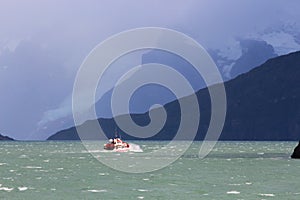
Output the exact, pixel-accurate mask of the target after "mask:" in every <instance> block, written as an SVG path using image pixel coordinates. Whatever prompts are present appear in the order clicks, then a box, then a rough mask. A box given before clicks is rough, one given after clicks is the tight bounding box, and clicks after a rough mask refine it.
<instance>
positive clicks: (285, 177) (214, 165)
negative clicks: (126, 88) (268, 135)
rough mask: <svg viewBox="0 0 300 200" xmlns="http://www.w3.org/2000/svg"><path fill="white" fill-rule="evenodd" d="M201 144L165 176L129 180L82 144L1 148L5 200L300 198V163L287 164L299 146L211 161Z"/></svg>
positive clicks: (247, 146)
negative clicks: (202, 152) (202, 156)
mask: <svg viewBox="0 0 300 200" xmlns="http://www.w3.org/2000/svg"><path fill="white" fill-rule="evenodd" d="M136 143H138V144H139V145H140V146H141V147H142V149H143V150H144V151H150V150H151V149H155V148H159V147H160V146H162V145H164V144H165V142H158V141H152V142H138V141H137V142H136ZM200 145H201V143H200V142H195V143H193V145H192V146H191V148H190V149H189V150H188V151H187V152H185V154H184V155H183V156H181V157H180V158H179V159H178V160H177V161H176V162H174V163H172V164H171V165H169V166H167V167H165V168H163V169H161V170H158V171H154V172H150V173H143V174H129V173H124V172H119V171H116V170H113V169H111V168H109V167H107V166H105V165H103V164H101V163H100V162H99V161H98V160H97V159H95V158H94V157H93V156H92V155H91V154H89V153H88V152H87V151H86V150H85V148H84V147H83V146H82V144H81V143H80V142H1V143H0V159H1V160H0V199H209V200H212V199H216V200H219V199H245V200H251V199H280V200H282V199H295V200H296V199H297V200H298V199H300V190H299V188H300V177H299V172H300V161H298V160H291V159H290V158H289V156H290V153H291V152H292V150H293V148H294V147H295V146H296V145H297V143H296V142H219V143H218V144H217V145H216V146H215V148H214V149H213V151H212V152H211V153H210V154H209V156H208V157H207V158H205V159H199V158H198V156H197V155H198V151H199V147H200ZM100 154H101V153H100ZM134 155H135V154H133V156H134ZM111 156H117V154H116V155H115V153H111Z"/></svg>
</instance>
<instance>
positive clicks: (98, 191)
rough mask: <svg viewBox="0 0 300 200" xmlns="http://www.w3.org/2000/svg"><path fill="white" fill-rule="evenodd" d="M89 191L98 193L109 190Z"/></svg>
mask: <svg viewBox="0 0 300 200" xmlns="http://www.w3.org/2000/svg"><path fill="white" fill-rule="evenodd" d="M88 192H95V193H98V192H107V190H88Z"/></svg>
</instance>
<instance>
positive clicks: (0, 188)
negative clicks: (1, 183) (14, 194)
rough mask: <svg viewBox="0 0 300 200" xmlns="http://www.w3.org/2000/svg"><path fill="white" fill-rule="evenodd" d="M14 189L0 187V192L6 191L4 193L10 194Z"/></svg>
mask: <svg viewBox="0 0 300 200" xmlns="http://www.w3.org/2000/svg"><path fill="white" fill-rule="evenodd" d="M13 189H14V188H8V187H0V191H1V190H3V191H6V192H11V191H12V190H13Z"/></svg>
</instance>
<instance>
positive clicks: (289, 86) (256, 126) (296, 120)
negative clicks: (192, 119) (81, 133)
mask: <svg viewBox="0 0 300 200" xmlns="http://www.w3.org/2000/svg"><path fill="white" fill-rule="evenodd" d="M299 77H300V51H299V52H294V53H290V54H288V55H284V56H279V57H276V58H272V59H270V60H268V61H267V62H265V63H264V64H262V65H260V66H259V67H256V68H254V69H252V70H251V71H249V72H247V73H245V74H242V75H239V76H237V77H236V78H235V79H232V80H230V81H227V82H225V83H224V85H225V89H226V94H227V114H226V120H225V124H224V128H223V131H222V134H221V137H220V139H221V140H299V138H300V78H299ZM211 87H215V86H211ZM196 95H197V98H198V101H199V107H200V112H201V119H200V122H199V128H198V132H197V135H196V137H195V140H202V139H203V138H204V137H205V134H206V131H207V128H208V126H209V122H210V114H211V113H210V106H211V105H210V98H209V93H208V89H207V88H204V89H201V90H199V91H198V92H196ZM189 98H190V97H189V96H188V97H184V98H183V100H186V101H188V100H189ZM164 108H165V109H166V112H167V116H168V117H167V121H166V124H165V125H164V127H163V129H162V130H161V131H160V132H159V133H158V134H156V135H155V136H153V137H150V138H147V139H149V140H170V139H172V138H173V137H174V135H175V134H176V132H177V129H178V126H179V124H180V107H179V103H178V100H175V101H173V102H170V103H168V104H166V105H165V106H164ZM130 116H131V117H132V119H133V120H134V121H135V122H136V123H137V124H139V125H142V126H143V125H147V124H148V123H149V122H150V118H149V115H148V112H147V113H144V114H131V115H130ZM118 117H128V115H127V116H118ZM98 121H99V123H100V124H101V127H102V129H103V130H104V132H105V133H106V134H107V136H108V137H113V134H114V130H115V128H116V127H117V125H116V123H115V120H114V119H103V118H100V119H98ZM90 124H91V121H87V122H85V123H84V124H82V125H81V126H80V127H81V128H82V127H85V128H89V136H88V137H87V139H95V138H98V135H99V134H98V132H97V129H96V128H93V127H90ZM122 137H123V138H124V139H139V138H135V137H132V136H130V135H128V134H126V133H122ZM78 139H79V137H78V135H77V131H76V128H75V127H72V128H69V129H66V130H62V131H59V132H58V133H56V134H54V135H52V136H50V137H49V138H48V140H78ZM103 139H105V138H103ZM182 139H184V138H182Z"/></svg>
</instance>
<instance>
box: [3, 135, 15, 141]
mask: <svg viewBox="0 0 300 200" xmlns="http://www.w3.org/2000/svg"><path fill="white" fill-rule="evenodd" d="M1 140H14V139H12V138H10V137H8V136H4V135H1V134H0V141H1Z"/></svg>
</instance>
